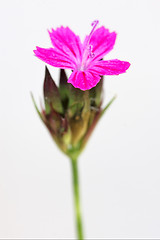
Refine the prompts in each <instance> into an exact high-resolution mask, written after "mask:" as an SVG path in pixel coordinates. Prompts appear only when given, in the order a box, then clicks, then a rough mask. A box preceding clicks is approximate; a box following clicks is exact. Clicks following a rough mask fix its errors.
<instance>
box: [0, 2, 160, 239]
mask: <svg viewBox="0 0 160 240" xmlns="http://www.w3.org/2000/svg"><path fill="white" fill-rule="evenodd" d="M159 12H160V1H159V0H157V1H156V0H151V1H147V0H138V1H137V0H134V1H130V0H120V1H119V0H117V1H115V0H112V1H108V0H106V1H105V0H103V1H102V0H91V1H87V0H85V1H83V0H81V1H76V0H74V1H60V0H56V1H54V0H32V1H29V0H28V1H27V0H26V1H24V0H21V1H20V0H19V1H18V0H17V1H16V0H13V1H12V0H10V1H8V0H4V1H2V0H1V1H0V238H55V239H67V238H68V239H71V238H74V237H75V236H76V235H75V224H74V212H73V196H72V182H71V169H70V162H69V160H68V159H67V158H66V156H64V155H63V154H62V153H61V152H60V151H59V150H58V149H57V147H56V145H55V144H54V143H53V142H52V140H51V137H50V135H49V133H48V131H47V129H46V128H45V126H44V125H43V124H42V122H41V120H40V119H39V117H38V115H37V113H36V111H35V109H34V107H33V103H32V101H31V97H30V91H32V92H33V94H34V96H35V99H36V101H37V103H38V104H39V98H40V97H41V96H42V85H43V79H44V69H45V63H44V62H42V61H40V60H38V59H37V58H36V57H34V54H33V49H35V46H40V47H46V48H47V47H51V43H50V39H49V36H48V33H47V29H51V27H53V28H56V27H59V26H61V25H64V26H69V27H70V28H71V29H72V30H73V31H75V32H76V33H77V34H79V35H80V36H81V38H82V39H83V38H84V36H85V35H86V34H88V33H89V32H90V30H91V25H90V24H91V22H92V21H93V20H95V19H99V21H100V23H99V26H101V25H104V26H105V27H107V28H109V29H110V30H111V31H116V32H117V34H118V36H117V41H116V44H115V47H114V50H113V51H112V52H110V53H109V54H108V55H107V56H106V58H105V59H114V58H118V59H120V60H126V61H129V62H130V63H131V67H130V69H129V70H128V71H127V73H125V74H122V75H120V76H106V77H105V84H104V92H105V96H104V104H106V103H107V101H108V100H109V99H110V98H111V97H112V96H113V95H114V94H117V96H118V97H117V99H116V101H115V102H114V104H113V105H112V106H111V108H110V109H109V110H108V112H107V113H106V114H105V116H104V117H103V119H102V120H101V121H100V123H99V125H98V126H97V128H96V130H95V132H94V134H93V136H92V138H91V139H90V141H89V143H88V146H87V148H86V149H85V151H84V153H83V154H82V155H81V157H80V159H79V171H80V182H81V202H82V212H83V218H84V228H85V236H86V238H88V239H93V238H95V239H101V238H102V239H106V238H152V239H153V238H158V237H159V238H160V149H159V148H160V57H159V56H160V27H159V25H160V14H159ZM49 70H50V71H51V73H52V76H53V78H54V79H55V81H56V82H57V80H58V74H59V71H58V70H57V69H56V68H54V67H51V66H49Z"/></svg>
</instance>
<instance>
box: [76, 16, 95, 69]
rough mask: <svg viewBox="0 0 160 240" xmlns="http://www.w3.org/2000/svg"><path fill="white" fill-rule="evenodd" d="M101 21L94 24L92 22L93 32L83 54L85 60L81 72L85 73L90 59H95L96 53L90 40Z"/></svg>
mask: <svg viewBox="0 0 160 240" xmlns="http://www.w3.org/2000/svg"><path fill="white" fill-rule="evenodd" d="M98 23H99V21H98V20H95V21H94V22H92V24H91V26H92V30H91V32H90V34H89V36H88V39H87V42H86V46H85V50H84V52H83V58H82V62H81V66H80V71H84V70H86V69H87V60H88V57H89V58H93V57H94V56H95V54H94V52H93V46H92V45H91V44H90V40H91V37H92V35H93V33H94V31H95V28H96V26H97V25H98Z"/></svg>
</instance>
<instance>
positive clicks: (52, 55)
mask: <svg viewBox="0 0 160 240" xmlns="http://www.w3.org/2000/svg"><path fill="white" fill-rule="evenodd" d="M34 53H35V55H36V57H38V58H39V59H41V60H42V61H44V62H46V63H48V64H50V65H52V66H54V67H59V68H62V69H64V68H69V69H74V68H75V63H74V62H73V61H72V59H70V58H69V57H67V56H65V55H64V54H62V53H60V52H59V51H58V50H57V49H53V48H48V49H46V48H40V47H37V50H34Z"/></svg>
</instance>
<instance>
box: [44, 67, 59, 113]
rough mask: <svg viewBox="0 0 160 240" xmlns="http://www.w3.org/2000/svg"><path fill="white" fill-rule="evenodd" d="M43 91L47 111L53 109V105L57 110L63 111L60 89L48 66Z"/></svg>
mask: <svg viewBox="0 0 160 240" xmlns="http://www.w3.org/2000/svg"><path fill="white" fill-rule="evenodd" d="M43 91H44V99H45V106H46V110H47V113H49V112H50V111H51V109H50V108H51V107H53V109H54V110H55V111H56V112H58V113H63V106H62V103H61V98H60V94H59V90H58V88H57V86H56V84H55V82H54V80H53V79H52V77H51V75H50V72H49V70H48V68H47V67H46V70H45V79H44V86H43Z"/></svg>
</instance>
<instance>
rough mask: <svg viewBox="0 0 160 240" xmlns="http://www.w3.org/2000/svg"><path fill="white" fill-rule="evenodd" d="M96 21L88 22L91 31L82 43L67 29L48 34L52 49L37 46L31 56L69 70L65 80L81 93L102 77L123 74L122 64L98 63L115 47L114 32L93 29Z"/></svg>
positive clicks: (112, 62)
mask: <svg viewBox="0 0 160 240" xmlns="http://www.w3.org/2000/svg"><path fill="white" fill-rule="evenodd" d="M97 24H98V20H96V21H94V22H93V23H92V31H91V32H90V34H89V35H88V36H86V37H85V40H84V41H83V43H82V42H81V40H80V37H79V36H77V35H76V34H75V33H74V32H73V31H72V30H71V29H70V28H69V27H63V26H62V27H60V28H57V29H56V30H54V29H52V30H51V31H49V35H50V38H51V42H52V45H53V47H52V48H40V47H37V49H36V50H34V53H35V55H36V56H37V57H38V58H39V59H41V60H42V61H44V62H46V63H48V64H50V65H52V66H54V67H58V68H61V69H71V70H72V73H71V75H70V77H69V79H68V83H71V84H72V85H73V86H74V87H75V88H79V89H81V90H83V91H85V90H89V89H91V88H93V87H95V86H96V85H97V83H98V82H99V81H100V79H101V76H102V75H118V74H121V73H124V72H126V70H127V69H128V68H129V66H130V63H129V62H126V61H120V60H118V59H114V60H107V61H106V60H102V58H103V57H104V56H105V55H106V54H107V53H109V52H110V51H111V50H112V49H113V46H114V44H115V40H116V33H115V32H109V30H108V29H106V28H105V27H104V26H102V27H100V28H97V29H96V27H97Z"/></svg>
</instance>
